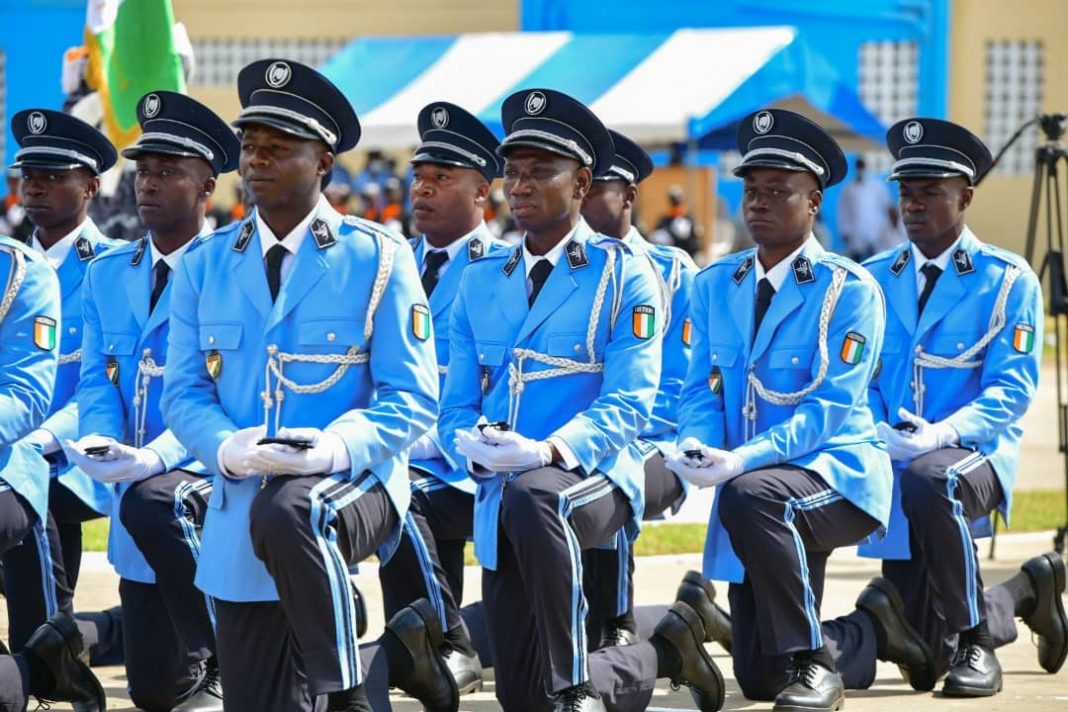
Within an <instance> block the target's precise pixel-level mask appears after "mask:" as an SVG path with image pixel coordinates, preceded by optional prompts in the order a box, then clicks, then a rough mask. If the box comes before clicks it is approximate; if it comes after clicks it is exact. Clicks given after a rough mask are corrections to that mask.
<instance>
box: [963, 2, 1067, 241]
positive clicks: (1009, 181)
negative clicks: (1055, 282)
mask: <svg viewBox="0 0 1068 712" xmlns="http://www.w3.org/2000/svg"><path fill="white" fill-rule="evenodd" d="M951 23H952V24H951V32H950V48H949V49H950V68H949V86H948V87H947V88H946V90H947V91H948V95H949V119H950V120H952V121H955V122H957V123H960V124H963V125H964V126H967V127H968V128H970V129H971V130H972V131H973V132H975V133H976V135H978V136H980V137H983V136H984V133H985V126H984V122H985V100H986V88H987V81H986V44H987V42H988V41H998V40H1040V41H1042V43H1043V45H1044V49H1045V52H1044V58H1045V62H1044V71H1045V84H1044V86H1043V88H1042V96H1043V106H1042V111H1043V112H1044V113H1058V112H1060V113H1065V112H1068V42H1065V40H1064V37H1065V33H1066V32H1068V2H1066V1H1065V0H1011V1H1009V2H1006V0H954V2H953V7H952V16H951ZM1035 130H1036V131H1037V129H1035ZM1043 141H1044V137H1042V138H1041V139H1040V140H1039V143H1040V144H1041V143H1042V142H1043ZM1000 148H1001V146H990V150H991V151H993V152H994V153H995V154H996V153H997V151H998V150H999V149H1000ZM1028 165H1029V166H1030V163H1029V164H1028ZM1030 170H1031V169H1030V167H1029V168H1028V171H1030ZM1061 178H1062V186H1063V187H1068V182H1066V181H1065V180H1064V178H1065V176H1064V172H1063V171H1062V175H1061ZM1032 181H1033V176H1032V174H1031V173H1030V172H1028V173H1027V174H1026V175H1016V176H1001V175H996V174H995V175H991V176H990V177H989V178H987V179H986V180H985V181H983V183H982V185H980V187H979V190H978V192H977V194H976V200H975V202H974V203H973V205H972V207H971V208H970V209H969V219H968V222H969V224H970V226H971V227H972V229H973V230H975V232H976V233H977V234H978V235H979V237H980V239H982V240H984V241H986V242H991V243H994V244H996V245H1000V246H1002V247H1006V248H1008V249H1010V250H1014V251H1016V252H1021V253H1022V252H1023V250H1024V243H1025V241H1026V236H1027V214H1028V209H1029V206H1030V200H1031V184H1032ZM1062 189H1063V188H1062ZM1039 237H1040V238H1044V233H1039ZM1040 244H1041V243H1040ZM1040 254H1041V252H1040Z"/></svg>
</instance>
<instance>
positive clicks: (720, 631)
mask: <svg viewBox="0 0 1068 712" xmlns="http://www.w3.org/2000/svg"><path fill="white" fill-rule="evenodd" d="M675 600H676V601H683V602H684V603H686V604H687V605H689V607H690V608H692V609H694V610H695V611H697V615H699V616H701V622H702V623H703V624H704V626H705V642H706V643H711V642H713V641H715V642H717V643H719V644H720V645H722V646H723V649H724V650H726V651H727V652H728V653H729V652H731V617H730V615H729V614H728V613H727V612H726V611H725V610H723V609H722V608H720V607H719V606H717V605H716V587H715V586H713V585H712V582H711V581H709V580H707V579H705V577H704V576H702V575H701V574H700V573H699V572H697V571H687V572H686V575H685V576H683V577H682V583H680V584H679V588H678V590H677V591H676V592H675Z"/></svg>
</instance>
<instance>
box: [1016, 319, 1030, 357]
mask: <svg viewBox="0 0 1068 712" xmlns="http://www.w3.org/2000/svg"><path fill="white" fill-rule="evenodd" d="M1012 347H1013V348H1014V349H1016V350H1017V351H1019V352H1020V353H1022V354H1029V353H1031V349H1033V348H1034V347H1035V328H1034V327H1033V326H1031V325H1030V324H1017V325H1016V330H1015V331H1014V332H1013V334H1012Z"/></svg>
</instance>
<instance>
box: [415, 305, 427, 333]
mask: <svg viewBox="0 0 1068 712" xmlns="http://www.w3.org/2000/svg"><path fill="white" fill-rule="evenodd" d="M412 334H413V335H414V336H415V338H417V339H419V340H420V341H426V340H427V339H429V338H430V310H429V309H428V308H426V307H425V306H423V305H422V304H415V305H413V306H412Z"/></svg>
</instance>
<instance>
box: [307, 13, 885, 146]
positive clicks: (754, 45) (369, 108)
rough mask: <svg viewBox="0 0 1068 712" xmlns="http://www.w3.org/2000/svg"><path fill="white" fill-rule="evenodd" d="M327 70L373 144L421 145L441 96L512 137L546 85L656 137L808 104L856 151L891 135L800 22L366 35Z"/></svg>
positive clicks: (692, 136)
mask: <svg viewBox="0 0 1068 712" xmlns="http://www.w3.org/2000/svg"><path fill="white" fill-rule="evenodd" d="M321 69H322V71H323V73H324V74H326V75H327V76H328V77H330V79H331V80H333V81H334V82H335V83H336V84H337V85H338V86H339V87H340V88H341V89H342V91H344V92H345V93H346V95H347V96H348V97H349V99H350V100H351V101H352V103H353V105H355V107H356V109H357V111H358V112H359V115H360V122H361V124H362V125H363V138H362V139H361V141H360V146H361V148H368V149H371V148H401V147H406V146H412V145H414V144H416V143H417V142H418V135H417V133H416V129H415V118H416V115H417V114H418V113H419V110H420V109H421V108H422V107H423V106H425V105H426V104H428V103H430V102H432V101H450V102H453V103H455V104H458V105H460V106H463V107H465V108H466V109H468V110H469V111H472V112H474V113H475V114H478V115H479V116H480V117H481V118H482V119H483V120H484V121H485V122H486V123H487V124H488V125H489V126H490V127H491V128H492V129H493V130H494V131H496V132H497V133H498V134H501V123H500V108H501V103H502V102H503V101H504V98H505V97H507V96H508V95H509V94H511V93H513V92H515V91H518V90H520V89H523V88H526V87H535V86H537V87H548V88H552V89H559V90H560V91H564V92H566V93H568V94H570V95H572V96H574V97H575V98H576V99H579V100H580V101H583V102H585V103H586V104H587V105H588V106H590V107H591V108H592V109H593V111H594V113H596V114H597V115H598V116H599V117H600V118H601V120H602V121H604V123H605V124H606V125H608V126H610V127H612V128H614V129H616V130H618V131H621V132H623V133H624V134H627V135H629V136H631V137H633V138H634V139H636V140H638V141H640V142H642V143H645V144H656V143H661V144H662V143H669V142H678V141H691V140H692V141H698V142H699V143H700V145H702V146H704V147H710V148H723V147H730V146H731V145H732V144H733V130H730V127H731V126H732V125H733V122H736V121H737V120H738V119H739V118H741V117H742V116H745V115H746V114H747V113H749V112H750V111H753V110H755V109H757V108H760V107H764V106H780V107H784V108H791V109H794V110H798V111H801V112H802V113H804V114H806V115H808V116H810V117H812V118H814V119H816V120H817V121H819V122H821V123H822V124H823V125H824V126H825V127H827V128H828V129H830V130H831V131H832V132H834V133H835V134H836V136H837V137H838V138H839V139H840V140H842V142H843V144H845V145H846V147H847V148H849V147H850V145H849V142H850V141H851V140H852V141H854V142H856V141H857V140H859V142H860V144H861V146H859V147H863V148H871V147H873V144H880V145H881V141H882V136H883V132H884V128H883V127H882V125H881V124H880V123H879V121H878V120H877V119H875V118H874V117H873V116H872V115H871V114H870V113H869V112H868V111H867V110H866V109H865V108H864V107H863V105H862V104H861V103H860V100H859V99H858V98H857V97H856V94H855V93H854V92H853V91H852V90H851V89H850V88H849V87H847V86H845V85H844V84H843V83H842V82H841V81H839V79H838V77H837V74H836V73H835V72H834V70H833V68H831V67H830V66H829V65H828V64H827V62H826V60H824V59H823V58H822V57H820V56H818V55H817V54H815V53H814V52H812V51H811V50H810V49H809V48H808V47H807V46H806V45H805V43H804V42H803V41H802V40H801V38H799V37H798V35H797V32H796V30H794V29H793V28H791V27H761V28H728V29H683V30H677V31H675V32H672V33H669V34H627V35H618V34H573V33H570V32H517V33H489V34H467V35H458V36H449V37H384V38H363V39H358V40H355V41H354V42H353V43H352V44H350V45H349V46H347V47H345V48H344V49H342V50H341V51H340V52H338V53H337V54H336V55H335V56H334V57H332V58H331V59H330V60H328V61H327V62H326V63H325V64H324V65H323V66H322V67H321ZM853 147H854V148H857V147H858V146H853Z"/></svg>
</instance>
